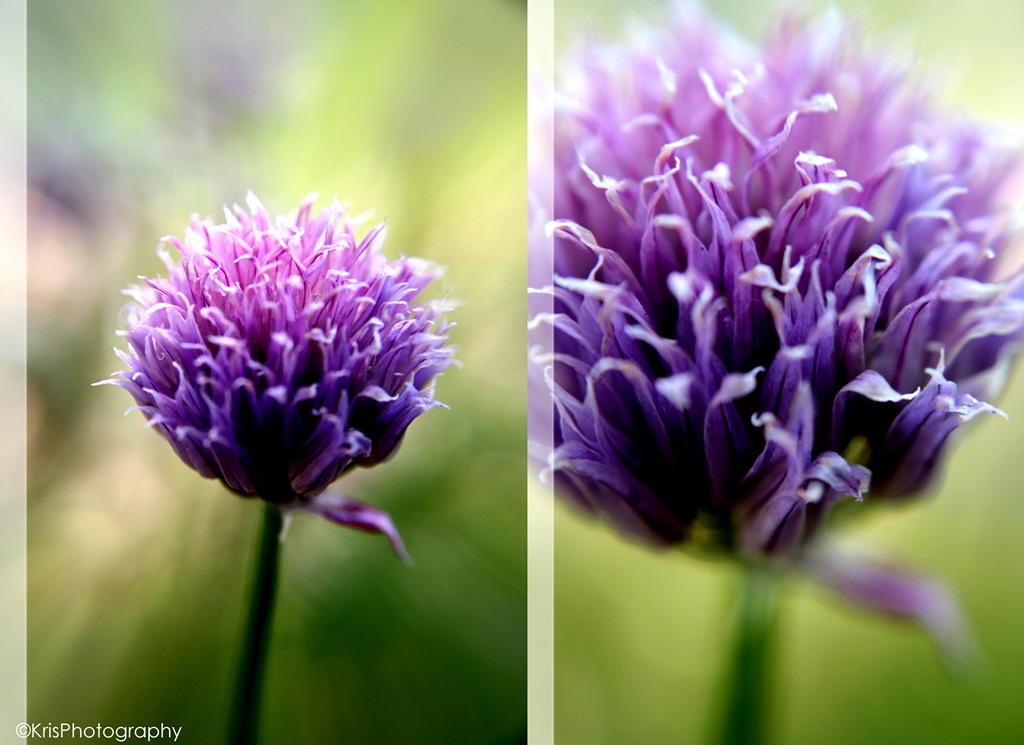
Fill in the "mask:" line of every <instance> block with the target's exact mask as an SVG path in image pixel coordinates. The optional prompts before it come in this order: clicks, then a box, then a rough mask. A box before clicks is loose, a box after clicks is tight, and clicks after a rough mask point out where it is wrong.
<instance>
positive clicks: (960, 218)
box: [531, 14, 1024, 617]
mask: <svg viewBox="0 0 1024 745" xmlns="http://www.w3.org/2000/svg"><path fill="white" fill-rule="evenodd" d="M670 26H671V27H670V28H668V29H666V30H665V31H664V32H652V33H651V34H650V35H649V36H646V37H644V38H643V39H641V40H639V41H638V43H635V44H634V45H633V46H631V47H629V46H624V47H620V48H600V47H593V46H592V47H590V49H591V51H587V52H583V53H581V54H580V55H578V57H577V58H576V59H574V60H573V63H574V64H573V65H572V67H571V69H568V70H566V71H565V73H566V74H565V76H564V79H563V85H562V87H561V90H559V91H558V92H557V93H556V96H555V102H556V103H555V112H554V115H555V120H554V142H553V148H552V149H553V152H552V157H553V160H554V179H553V191H552V193H551V194H550V197H547V196H545V194H546V192H547V191H548V190H549V189H550V187H548V188H544V187H543V186H540V185H538V187H537V188H536V189H535V197H536V198H537V200H538V201H537V202H535V204H534V210H533V219H534V220H544V221H547V230H548V238H547V239H545V237H544V235H543V234H541V233H539V232H538V231H536V230H535V231H534V232H533V233H532V236H533V238H532V239H531V262H532V266H531V275H532V276H533V277H534V285H533V286H534V287H535V288H538V289H543V293H544V296H546V297H547V298H548V307H547V308H546V309H543V310H542V311H541V312H539V313H537V314H536V315H535V316H534V320H533V324H532V327H533V330H534V334H535V339H536V344H535V346H534V352H533V363H532V365H533V370H532V372H531V398H533V399H534V401H537V400H541V399H545V398H551V399H553V402H554V410H553V414H552V416H553V422H551V423H548V422H544V421H541V420H539V419H538V418H536V417H534V418H533V423H532V425H531V427H532V429H533V431H534V433H535V435H534V437H535V440H538V441H540V447H539V450H538V449H535V451H534V452H535V455H536V456H537V457H539V458H540V459H541V460H542V462H543V465H544V466H545V475H547V476H548V477H550V478H552V479H553V480H554V483H555V486H556V490H557V491H558V492H559V493H560V494H561V495H563V496H564V497H566V498H568V499H569V500H571V501H572V502H573V503H575V504H576V505H578V506H580V507H582V508H583V509H585V510H587V511H590V512H593V513H597V514H599V515H602V516H603V517H605V518H606V519H608V520H610V521H611V522H612V523H614V524H615V525H616V526H617V527H619V528H620V529H622V530H623V531H625V532H626V533H628V534H630V535H634V536H640V537H641V538H643V539H645V540H647V541H650V542H653V543H656V544H679V543H691V544H692V543H699V544H701V545H703V546H708V545H712V546H715V547H719V548H725V549H726V550H728V551H739V552H743V553H745V554H747V555H753V556H760V557H768V556H771V557H777V558H782V559H793V560H797V561H799V560H802V559H803V558H806V557H807V556H808V554H809V553H810V552H809V549H808V547H809V546H812V545H813V544H814V541H815V537H816V536H817V534H818V533H820V531H821V528H822V525H823V523H824V521H825V518H826V516H827V515H828V513H829V511H830V509H831V508H832V507H833V506H834V505H835V504H836V503H837V502H839V501H841V500H851V499H852V500H866V501H872V500H879V501H880V500H897V499H902V498H905V497H908V496H910V495H913V494H915V493H917V492H920V491H921V490H922V489H924V488H925V487H927V486H928V485H929V484H930V483H931V482H932V481H933V480H934V478H935V476H936V472H937V470H938V467H939V465H940V463H941V461H942V458H943V456H944V452H945V449H946V446H947V444H948V443H949V440H950V437H951V435H952V434H953V433H954V431H955V430H956V429H957V428H958V427H959V426H960V425H961V424H963V423H964V422H966V421H968V420H969V419H971V418H973V417H974V416H976V415H977V414H980V413H986V412H997V413H1001V412H998V409H995V408H994V407H993V406H991V405H989V404H988V403H985V401H986V400H988V399H990V398H991V397H992V396H994V395H996V393H997V392H998V391H999V389H1000V387H1001V386H1002V384H1003V382H1004V380H1005V376H1006V371H1007V367H1008V365H1009V363H1010V360H1011V357H1012V355H1013V354H1014V352H1015V351H1016V350H1017V348H1018V346H1019V344H1020V341H1021V337H1022V335H1024V300H1022V297H1024V293H1022V289H1021V283H1020V281H1019V277H1020V272H1019V270H1020V268H1021V264H1022V261H1021V255H1020V254H1019V253H1017V252H1015V251H1014V250H1013V248H1014V245H1015V240H1016V238H1017V236H1016V234H1015V233H1014V231H1013V230H1011V228H1010V227H1009V226H1008V220H1007V219H1006V215H1005V214H1004V213H1003V212H1001V209H1002V204H1001V202H1002V200H1003V199H1004V198H1005V197H1006V192H1007V190H1008V187H1009V186H1010V183H1009V182H1010V179H1011V177H1012V176H1013V175H1014V174H1015V173H1016V172H1017V168H1018V166H1019V164H1020V161H1019V152H1018V150H1017V149H1016V147H1015V146H1011V145H1010V144H1008V143H1007V142H1004V141H1003V140H1001V139H1000V137H999V135H998V134H997V133H995V132H994V131H991V130H987V129H983V128H980V127H978V126H976V125H974V124H972V123H970V122H966V121H962V120H960V119H959V118H956V117H949V116H946V115H944V114H942V113H939V112H937V111H936V110H935V109H934V108H933V107H932V105H931V103H930V101H929V96H928V95H927V94H926V92H925V91H923V90H922V89H921V87H920V86H919V85H918V84H916V83H915V81H913V80H912V79H908V75H907V70H906V69H905V68H903V67H899V66H896V65H894V64H892V62H891V61H890V60H888V59H886V57H885V55H884V54H881V53H880V52H879V50H871V51H870V52H869V53H863V50H862V49H860V48H859V47H858V44H857V41H858V40H856V39H854V40H853V41H851V35H850V32H849V28H848V26H844V25H843V24H842V23H841V21H840V19H838V18H832V19H831V22H825V23H822V24H820V25H803V24H801V23H797V22H792V21H786V22H784V23H782V24H781V25H780V26H779V27H778V28H777V29H776V31H775V33H774V36H772V38H771V39H770V40H769V41H768V42H767V45H766V46H765V48H764V49H763V50H760V51H759V50H756V49H753V48H750V47H748V46H747V45H745V44H744V43H742V42H741V41H739V40H737V39H735V38H734V37H732V36H730V35H727V34H725V33H723V32H721V31H719V30H718V29H716V28H714V27H713V26H711V25H710V24H709V23H708V22H707V21H706V20H705V19H704V18H702V17H700V16H698V15H696V14H690V15H686V16H684V17H682V18H681V19H679V21H678V22H677V23H675V24H674V25H671V24H670ZM855 36H856V35H854V37H855ZM538 267H540V268H541V269H543V268H545V267H548V276H547V279H546V280H544V279H540V280H539V281H538V279H537V278H538V277H539V276H540V274H542V273H543V272H542V271H541V269H538ZM542 285H547V286H546V287H545V288H542ZM545 337H546V338H545ZM542 369H543V376H542V375H541V374H539V371H541V370H542ZM542 378H543V382H542ZM545 427H547V428H548V429H549V430H550V434H551V437H550V442H548V443H546V445H547V446H545V443H544V442H543V440H544V436H543V430H544V428H545ZM847 585H849V586H853V583H852V581H851V582H848V583H847ZM863 585H864V583H861V584H860V585H858V587H862V586H863ZM891 586H893V585H892V584H891V583H890V587H891ZM860 594H861V595H864V594H865V593H864V592H861V593H860ZM933 597H934V595H933ZM901 598H903V599H904V600H905V599H906V595H905V594H904V595H901ZM878 605H880V606H884V607H887V608H889V609H890V610H892V612H894V613H897V614H900V615H915V613H917V612H918V611H920V613H921V615H924V613H925V611H924V610H922V607H923V605H922V604H921V603H910V605H911V606H913V608H910V609H908V608H906V607H904V606H901V605H900V603H896V602H892V603H886V602H884V599H878ZM904 605H906V604H904ZM934 615H935V614H934V613H933V614H932V616H933V617H934Z"/></svg>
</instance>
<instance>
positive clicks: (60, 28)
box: [28, 0, 527, 744]
mask: <svg viewBox="0 0 1024 745" xmlns="http://www.w3.org/2000/svg"><path fill="white" fill-rule="evenodd" d="M28 12H29V16H28V34H29V39H28V41H29V60H28V76H29V78H28V95H29V122H28V124H29V141H28V145H29V149H28V162H29V205H30V206H29V220H30V222H29V276H28V282H29V284H28V292H29V316H30V320H29V369H28V374H29V383H28V386H29V387H28V401H29V433H28V446H29V495H28V496H29V555H28V562H29V564H28V566H29V576H28V580H29V598H28V600H29V616H28V623H29V648H28V659H29V671H28V687H29V691H28V692H29V712H28V713H29V721H37V722H54V723H59V722H77V723H78V724H80V725H83V726H84V725H87V724H95V723H96V722H101V723H103V724H106V725H150V724H160V723H164V724H168V725H174V726H176V727H182V729H183V733H182V736H181V738H180V740H179V742H185V743H207V742H209V743H215V742H222V741H223V738H224V727H225V724H226V718H227V717H226V713H227V704H228V702H229V701H230V690H229V686H230V684H231V678H232V675H233V671H234V666H235V658H236V654H237V649H238V643H239V641H240V636H241V629H242V620H243V612H244V608H245V602H246V598H247V596H248V592H249V582H250V571H251V568H252V563H253V560H254V551H255V542H256V537H257V528H258V523H259V513H260V510H259V509H257V505H256V504H255V503H253V502H249V501H246V500H243V499H240V498H237V497H235V496H233V495H231V494H230V493H228V492H227V491H226V490H224V489H223V488H222V487H221V486H220V485H219V484H218V483H216V482H213V481H208V480H204V479H201V478H199V477H198V476H196V475H195V474H194V473H192V472H191V471H190V470H189V469H187V468H186V467H185V466H184V465H182V464H181V463H180V462H179V461H178V460H177V458H176V457H175V456H174V455H173V453H172V452H171V450H170V448H169V447H168V446H167V445H166V443H165V442H163V441H162V440H161V438H159V437H158V436H157V435H156V434H154V433H152V432H149V431H148V430H147V429H146V427H145V426H144V422H143V419H142V417H141V415H139V414H137V413H134V414H131V415H130V416H127V417H122V416H121V412H122V411H123V410H124V409H126V408H127V407H128V406H129V405H131V403H132V401H131V400H130V397H129V396H128V395H127V394H125V393H124V392H123V391H119V390H117V389H114V388H109V387H103V388H91V387H90V384H91V383H92V382H93V381H96V380H100V379H102V378H105V377H107V376H108V375H109V374H110V372H111V371H113V370H116V369H119V368H120V367H121V364H120V362H119V360H117V359H116V358H115V357H114V355H113V353H112V352H111V348H112V347H113V346H115V345H120V340H119V338H118V337H116V336H115V334H114V331H115V329H117V328H120V327H121V326H122V325H123V315H122V314H121V313H120V307H121V305H122V304H123V302H124V301H125V298H124V297H123V296H122V295H121V294H120V290H121V288H123V287H125V286H127V285H129V284H131V283H133V282H135V281H136V277H137V276H138V275H153V274H156V273H160V272H161V271H163V268H162V266H161V264H160V262H159V260H158V259H157V258H156V255H155V248H156V246H157V242H158V239H159V238H160V236H163V235H167V234H177V235H180V234H182V233H183V231H184V229H185V226H186V225H187V222H188V218H189V215H190V214H191V213H192V212H197V213H199V214H200V216H202V217H213V218H218V217H219V216H220V215H221V208H222V206H223V205H225V204H233V203H236V202H237V203H242V202H243V200H244V198H245V195H246V192H247V191H248V190H250V189H251V190H252V191H254V192H255V193H256V194H257V195H258V196H259V198H260V199H261V200H262V201H263V203H264V204H265V205H266V207H267V208H268V210H269V211H270V212H271V213H273V214H278V213H285V212H289V211H291V210H293V209H295V208H296V207H297V206H298V204H299V202H300V201H301V199H302V198H303V197H304V196H305V195H306V194H307V193H309V192H318V193H319V194H320V195H321V204H322V203H324V202H327V201H329V200H330V199H331V198H332V197H333V196H334V195H337V196H338V197H339V198H341V199H343V200H344V199H348V200H350V202H351V207H352V211H353V212H354V213H360V212H363V211H366V210H371V209H373V210H375V211H376V215H377V217H378V218H379V219H385V218H386V219H387V221H388V227H389V235H388V241H387V244H386V246H385V252H386V253H387V254H388V255H389V256H397V255H398V254H399V253H403V252H405V253H409V254H412V255H417V256H422V257H425V258H428V259H431V260H433V261H436V262H438V263H440V264H442V265H445V266H447V267H448V272H447V274H446V280H445V281H446V285H447V287H448V288H449V289H450V296H451V297H453V298H456V299H457V300H458V301H459V302H460V308H459V310H458V311H456V312H455V313H454V314H453V318H454V320H455V321H456V322H457V323H458V327H457V328H456V329H455V331H454V333H453V340H454V344H455V345H456V346H457V347H458V352H457V356H458V359H459V360H460V361H461V362H462V364H463V366H464V367H463V368H461V369H452V370H450V371H449V372H447V373H446V374H445V375H444V377H443V378H442V379H440V380H439V382H438V385H437V395H438V398H439V399H441V400H442V401H444V402H446V403H447V404H449V405H450V407H451V408H450V410H447V411H446V410H433V411H431V412H429V413H427V414H426V415H424V416H423V417H422V418H421V419H419V420H418V421H417V422H415V423H414V424H413V426H412V427H411V428H410V430H409V433H408V436H407V438H406V441H405V444H404V446H403V448H402V449H401V451H400V452H399V453H398V454H397V456H396V457H395V458H394V459H393V460H391V461H390V462H388V463H386V464H384V465H382V466H381V467H378V468H375V469H372V470H369V471H367V472H364V473H359V474H353V475H352V476H350V477H346V479H345V480H344V483H343V484H341V485H340V488H342V489H343V490H344V491H346V492H347V493H350V494H352V495H354V496H356V497H358V498H360V499H363V500H365V501H367V502H369V503H371V504H374V505H376V506H379V507H382V508H384V509H387V510H389V511H390V512H391V514H392V516H393V518H394V520H395V523H396V524H397V525H398V527H399V529H400V530H401V532H402V534H403V536H404V538H405V540H406V543H407V545H408V548H409V551H410V552H411V554H412V555H413V557H414V559H415V562H416V565H415V567H414V568H411V569H410V568H408V567H406V566H403V565H402V564H401V563H400V562H398V561H397V560H396V559H395V558H394V556H393V555H392V553H391V551H390V548H389V546H388V544H387V541H385V540H384V539H383V538H382V537H379V536H370V535H367V534H364V533H359V532H355V531H350V530H345V529H343V528H339V527H336V526H333V525H330V524H328V523H327V522H326V521H316V520H315V519H312V518H301V517H300V518H297V519H296V520H295V523H294V524H293V525H292V527H291V532H290V533H289V535H288V540H287V542H286V545H285V548H284V554H283V567H282V576H281V586H280V594H279V600H278V607H277V614H276V618H275V626H274V634H273V639H272V646H271V656H270V661H269V674H268V683H267V687H266V691H265V696H264V699H265V702H264V707H263V711H262V721H263V740H262V741H263V742H264V743H268V744H270V743H330V742H344V743H353V744H356V743H374V744H377V743H382V744H387V743H438V744H441V743H444V744H448V743H467V744H469V743H495V744H499V743H501V744H504V743H518V742H523V741H524V740H525V722H526V655H525V648H526V646H525V645H526V599H527V591H526V573H525V562H526V551H525V545H526V516H525V513H526V504H525V497H524V495H525V492H526V478H525V473H524V468H523V466H524V463H525V439H526V437H525V423H524V415H523V412H524V411H525V382H524V380H523V375H522V371H523V362H522V361H523V359H524V355H525V334H524V331H523V323H524V319H525V295H524V292H523V288H524V287H525V251H524V245H525V196H524V195H525V186H526V176H525V174H526V134H525V119H526V91H525V88H526V78H525V65H526V62H525V58H526V7H525V3H524V2H517V1H515V0H431V2H422V3H416V2H403V1H402V0H376V1H375V2H371V1H369V0H367V1H366V2H362V1H352V2H332V1H331V0H293V1H292V2H289V3H283V2H243V1H242V0H237V1H235V0H227V1H224V2H202V1H201V0H97V1H95V2H88V3H67V2H61V1H60V0H33V2H31V3H30V4H29V8H28ZM370 224H372V223H370ZM366 227H367V228H368V227H369V225H366Z"/></svg>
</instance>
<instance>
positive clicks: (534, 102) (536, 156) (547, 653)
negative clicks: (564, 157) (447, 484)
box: [527, 0, 555, 745]
mask: <svg viewBox="0 0 1024 745" xmlns="http://www.w3.org/2000/svg"><path fill="white" fill-rule="evenodd" d="M554 27H555V0H528V3H527V74H528V84H527V128H528V129H527V131H528V138H529V142H528V147H527V152H528V156H527V162H528V169H527V173H528V180H529V183H528V189H529V191H530V192H531V193H540V194H551V193H552V188H551V185H552V182H553V155H552V152H551V143H552V141H553V140H552V130H553V126H554V125H553V122H554V115H553V111H552V96H551V95H550V92H551V91H552V90H553V89H554V46H555V45H554ZM549 217H550V216H546V215H545V216H539V215H538V216H534V218H535V219H536V218H540V219H543V220H544V222H546V221H547V219H548V218H549ZM527 220H528V223H531V224H529V225H528V231H527V234H528V238H527V239H528V241H536V240H550V238H546V237H544V236H546V231H542V230H541V231H538V230H537V227H538V226H537V225H536V224H532V223H534V220H532V219H531V218H530V217H529V215H528V216H527ZM532 253H533V256H532V257H531V256H530V254H531V252H530V251H527V262H529V261H530V259H531V258H533V259H534V260H535V258H536V256H537V255H538V254H537V252H532ZM544 253H545V254H546V255H548V256H551V253H550V252H544ZM538 274H539V275H540V276H546V277H550V276H551V267H550V266H548V267H534V266H528V271H527V276H528V277H530V278H533V277H536V276H538ZM547 283H548V282H545V284H547ZM536 297H537V296H534V299H536ZM530 307H531V308H533V309H535V308H536V305H535V303H531V304H530ZM533 341H535V339H534V340H533ZM531 343H532V342H531ZM544 346H546V347H547V348H548V349H551V348H552V347H551V345H550V344H546V345H544ZM527 379H529V372H528V373H527ZM538 406H539V409H540V410H539V411H538V410H537V409H536V408H533V407H538ZM553 408H554V406H553V404H552V403H550V402H548V403H547V411H546V412H545V411H544V405H543V404H538V403H537V402H536V401H535V402H534V403H532V404H531V403H528V406H527V409H528V411H529V414H530V415H531V416H535V417H537V419H539V420H541V421H543V423H544V424H543V425H542V426H541V427H539V428H538V427H537V426H536V421H535V422H532V423H531V424H533V425H534V426H533V429H532V430H531V432H530V435H531V436H532V437H542V438H546V439H548V440H549V442H548V443H547V445H549V446H550V438H551V432H550V426H551V422H552V421H553ZM538 429H539V430H540V431H538ZM527 479H528V480H527V483H528V485H529V486H528V488H527V520H528V529H527V545H528V555H527V577H528V585H529V592H528V609H527V668H528V674H527V681H528V689H527V726H528V729H529V740H530V745H554V742H555V730H554V728H555V711H554V694H555V688H554V678H555V657H554V651H555V644H554V641H555V635H554V587H555V578H554V545H555V541H554V499H553V493H552V488H551V486H550V485H544V484H541V483H539V482H538V480H537V477H536V474H535V473H530V474H529V476H528V477H527Z"/></svg>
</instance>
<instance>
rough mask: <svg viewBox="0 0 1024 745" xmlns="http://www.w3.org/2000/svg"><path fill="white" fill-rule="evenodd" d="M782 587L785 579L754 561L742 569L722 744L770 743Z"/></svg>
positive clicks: (724, 696) (724, 691)
mask: <svg viewBox="0 0 1024 745" xmlns="http://www.w3.org/2000/svg"><path fill="white" fill-rule="evenodd" d="M779 584H780V577H779V576H778V574H777V572H775V571H774V570H772V569H770V568H767V567H764V566H758V565H756V564H754V563H752V562H751V563H745V564H744V565H743V575H742V578H741V585H740V593H739V598H738V602H737V604H736V609H735V619H734V623H735V627H734V629H733V649H732V659H731V660H730V662H729V667H728V669H727V671H726V678H725V681H724V686H723V688H722V707H721V717H722V718H721V723H720V731H719V733H718V734H719V737H718V742H719V743H721V745H760V744H761V743H764V742H765V741H766V736H767V733H766V723H767V720H768V695H767V694H768V692H769V690H770V682H771V680H770V679H771V662H772V658H773V654H772V653H773V645H774V641H775V635H776V627H777V625H778V623H777V621H778V607H779Z"/></svg>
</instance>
